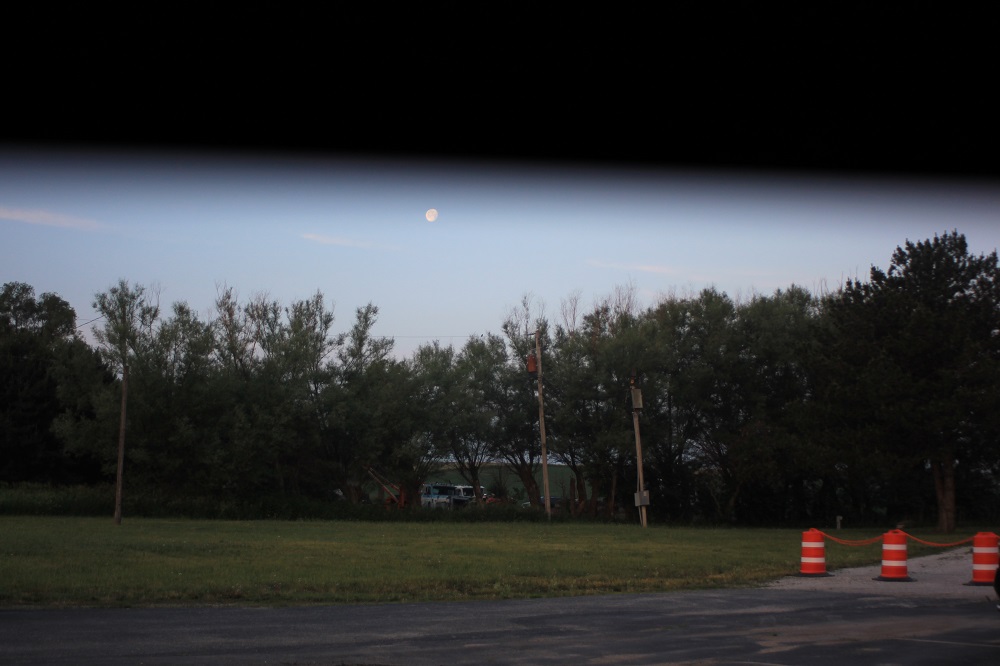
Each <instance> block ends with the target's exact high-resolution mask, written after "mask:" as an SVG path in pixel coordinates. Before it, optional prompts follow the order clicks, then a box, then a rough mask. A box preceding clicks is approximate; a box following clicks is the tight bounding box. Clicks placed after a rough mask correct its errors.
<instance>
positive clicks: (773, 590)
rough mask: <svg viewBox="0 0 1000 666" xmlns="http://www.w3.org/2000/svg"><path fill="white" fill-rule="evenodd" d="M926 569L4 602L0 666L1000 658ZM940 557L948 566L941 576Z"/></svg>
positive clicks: (998, 622)
mask: <svg viewBox="0 0 1000 666" xmlns="http://www.w3.org/2000/svg"><path fill="white" fill-rule="evenodd" d="M927 562H928V563H927V564H926V565H925V566H923V567H922V568H921V567H919V566H915V567H914V576H913V578H914V579H915V580H914V581H913V582H897V581H893V582H880V581H877V580H874V579H873V578H872V576H871V574H872V573H875V574H877V573H878V572H877V570H874V571H873V570H867V569H857V570H849V572H848V571H844V572H839V573H838V572H833V575H832V576H830V577H825V578H809V579H803V578H801V577H789V578H788V579H787V580H785V581H784V582H780V581H779V582H778V583H776V584H774V585H771V586H768V587H764V588H759V589H744V590H713V591H697V592H678V593H669V594H641V595H609V596H600V597H579V598H562V599H532V600H516V601H500V602H454V603H418V604H398V605H366V606H320V607H298V608H277V609H275V608H268V609H265V608H150V609H103V610H96V609H89V610H88V609H75V610H27V609H24V610H22V609H12V610H11V609H8V610H0V664H74V665H78V664H79V665H84V664H101V665H102V666H103V665H118V664H324V665H330V666H334V665H336V666H344V665H350V666H354V665H358V664H364V665H378V666H409V665H413V666H422V665H425V664H427V665H431V664H433V665H437V664H450V665H460V664H476V665H488V664H503V665H515V664H517V665H522V664H532V665H536V664H537V665H545V664H573V665H574V666H579V665H590V664H593V665H612V664H614V665H620V664H796V665H797V664H805V663H808V664H820V665H822V664H831V665H834V664H836V665H837V666H842V665H843V664H852V665H859V666H860V665H864V664H908V665H909V664H942V663H954V664H963V665H974V664H1000V612H998V611H997V609H996V606H995V601H994V600H993V597H994V595H993V590H992V588H989V587H979V586H969V585H967V584H965V583H964V581H967V580H968V576H967V572H966V571H965V569H966V568H967V565H966V564H965V562H964V560H956V559H955V558H954V557H953V558H952V559H951V560H948V559H947V558H944V559H941V561H940V564H937V563H934V562H932V561H931V560H928V561H927ZM932 565H933V566H932ZM948 566H950V567H951V568H952V569H953V570H955V571H957V573H955V572H952V573H950V574H948V575H945V574H940V573H936V572H939V571H941V570H942V567H945V568H947V567H948ZM956 567H958V568H957V569H956ZM917 572H920V576H919V577H918V576H917V575H916V574H917ZM956 576H957V577H956ZM963 577H964V578H963Z"/></svg>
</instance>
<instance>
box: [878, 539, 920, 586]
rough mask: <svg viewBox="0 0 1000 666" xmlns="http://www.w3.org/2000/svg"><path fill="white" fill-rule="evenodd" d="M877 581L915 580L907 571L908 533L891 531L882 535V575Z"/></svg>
mask: <svg viewBox="0 0 1000 666" xmlns="http://www.w3.org/2000/svg"><path fill="white" fill-rule="evenodd" d="M875 580H886V581H898V582H908V581H912V580H913V579H912V578H910V576H909V575H908V574H907V571H906V532H902V531H900V530H889V531H888V532H886V533H885V534H884V535H882V575H881V576H879V577H877V578H876V579H875Z"/></svg>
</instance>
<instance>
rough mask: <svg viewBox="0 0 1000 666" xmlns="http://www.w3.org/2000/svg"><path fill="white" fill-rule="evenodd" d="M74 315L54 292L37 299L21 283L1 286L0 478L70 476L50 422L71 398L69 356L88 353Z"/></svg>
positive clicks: (57, 478)
mask: <svg viewBox="0 0 1000 666" xmlns="http://www.w3.org/2000/svg"><path fill="white" fill-rule="evenodd" d="M75 319H76V315H75V313H74V311H73V308H71V307H70V306H69V304H68V303H67V302H66V301H64V300H63V299H62V298H60V297H59V296H58V295H56V294H51V293H45V294H42V295H41V297H39V298H36V297H35V290H34V288H33V287H31V286H30V285H27V284H24V283H21V282H8V283H6V284H4V285H3V289H2V290H0V480H3V481H44V482H50V483H52V482H56V483H58V482H60V481H63V480H65V479H66V478H68V477H69V476H72V474H71V470H70V467H71V466H72V464H71V461H69V460H68V459H67V458H66V456H65V455H64V454H65V452H64V450H63V442H61V441H60V439H59V438H58V437H57V436H56V434H55V433H54V432H53V430H52V426H53V423H54V421H55V419H56V418H57V417H58V416H59V414H60V413H61V412H62V411H63V410H64V409H65V403H64V399H66V400H70V399H71V396H68V395H64V394H63V393H61V392H60V389H61V388H62V387H63V386H64V385H65V384H67V383H68V382H70V381H71V380H72V379H73V378H71V377H70V376H69V372H68V370H70V369H71V367H72V366H70V365H69V361H70V359H71V358H72V357H75V356H79V355H80V354H81V353H84V352H86V345H85V343H84V342H83V341H82V340H81V339H80V338H79V337H78V335H77V332H76V322H75ZM91 360H93V359H91ZM84 374H85V372H84V371H83V370H82V369H81V377H80V378H81V379H82V376H83V375H84Z"/></svg>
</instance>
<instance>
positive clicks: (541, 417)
mask: <svg viewBox="0 0 1000 666" xmlns="http://www.w3.org/2000/svg"><path fill="white" fill-rule="evenodd" d="M535 356H536V358H537V359H538V429H539V433H540V435H541V440H542V488H543V496H544V497H545V514H546V515H547V516H548V517H549V520H552V500H551V499H550V497H549V454H548V451H547V450H546V448H545V401H544V400H543V399H542V343H541V336H540V333H539V331H538V330H537V329H536V330H535Z"/></svg>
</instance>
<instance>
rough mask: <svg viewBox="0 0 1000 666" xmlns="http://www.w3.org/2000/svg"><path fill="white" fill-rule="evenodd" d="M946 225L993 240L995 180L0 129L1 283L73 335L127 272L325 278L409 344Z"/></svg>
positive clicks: (175, 285) (898, 239)
mask: <svg viewBox="0 0 1000 666" xmlns="http://www.w3.org/2000/svg"><path fill="white" fill-rule="evenodd" d="M431 209H434V210H435V211H437V214H436V217H435V215H434V214H428V211H430V210H431ZM432 218H433V219H432ZM955 229H957V230H958V231H959V232H960V233H963V234H964V235H965V236H966V239H967V240H968V242H969V247H970V251H971V252H972V253H974V254H980V253H989V252H992V251H994V250H996V249H997V248H998V247H1000V183H997V182H988V181H971V180H944V179H936V180H935V179H929V178H922V179H916V178H915V177H911V178H909V179H908V178H903V177H895V178H894V177H889V176H881V177H861V176H857V175H853V176H852V175H850V174H846V175H843V174H841V175H827V176H822V177H821V176H819V175H815V174H806V173H794V172H792V173H777V172H775V173H764V172H761V171H753V172H749V171H747V172H739V171H727V170H721V169H719V170H702V171H680V170H671V169H666V168H663V169H657V168H652V167H648V166H646V167H628V166H618V167H612V166H609V165H588V164H583V163H572V164H557V163H533V162H525V163H510V162H506V163H501V162H487V161H475V160H467V161H445V160H442V159H427V160H417V159H412V158H411V159H407V160H403V159H397V160H389V159H387V158H384V157H383V158H376V157H371V158H364V157H357V156H352V157H338V156H336V155H330V156H327V157H317V156H315V155H309V156H295V155H286V156H278V155H274V154H261V155H252V154H249V155H248V154H242V155H238V156H237V155H233V154H229V155H226V154H214V153H211V154H210V153H197V152H191V153H155V152H131V153H129V152H111V151H103V152H99V151H91V152H68V151H62V152H56V151H52V150H48V151H41V150H35V151H31V150H26V149H18V150H13V149H4V148H3V147H2V146H0V282H2V283H8V282H24V283H27V284H29V285H31V286H32V287H33V288H34V289H35V294H36V296H40V295H41V294H42V293H45V292H54V293H56V294H58V295H59V296H61V297H62V298H63V299H65V300H66V301H68V302H69V304H70V305H71V306H72V307H73V308H74V309H75V311H76V315H77V319H78V323H79V325H80V326H81V333H84V334H85V337H87V338H88V339H89V340H92V336H91V334H90V332H89V329H90V328H91V326H93V324H88V323H87V322H89V321H90V320H92V319H94V318H95V317H96V316H97V314H96V313H95V311H94V309H93V307H92V304H93V301H94V295H95V294H96V293H98V292H102V291H106V290H107V289H108V288H110V287H111V286H113V285H114V284H116V283H117V282H118V280H119V279H125V280H128V281H129V282H130V283H132V284H138V285H143V286H145V287H147V289H149V290H156V291H157V292H158V294H159V301H160V306H161V309H162V311H163V313H164V314H165V315H166V314H169V311H170V306H171V304H172V303H174V302H178V301H183V302H185V303H187V304H188V305H189V306H190V307H191V308H192V309H193V310H194V311H195V312H196V313H198V314H199V316H201V317H202V318H203V319H206V320H208V319H211V318H212V317H213V316H214V311H213V303H214V301H215V298H216V296H217V295H218V293H219V290H220V288H222V287H223V286H229V287H232V288H233V289H234V291H235V292H236V293H237V294H238V297H239V299H240V301H241V302H246V301H247V300H249V299H250V298H251V297H253V296H254V295H257V294H261V293H264V294H267V295H268V297H269V298H270V299H271V300H276V301H278V302H279V303H280V304H281V305H282V306H288V305H290V304H291V303H292V302H294V301H297V300H302V299H308V298H311V297H312V296H313V295H314V294H315V293H316V292H317V291H320V292H322V294H323V296H324V298H325V300H326V302H327V304H328V307H329V308H331V309H332V310H333V312H334V315H335V317H336V319H335V322H334V326H333V328H334V331H335V332H346V331H347V330H349V329H350V327H351V325H352V324H353V322H354V315H355V311H356V309H357V308H359V307H363V306H364V305H366V304H368V303H372V304H374V305H376V306H377V307H378V309H379V318H378V323H377V324H376V326H375V328H374V330H373V333H374V334H375V335H380V336H389V337H392V338H393V339H394V340H395V354H396V356H397V357H399V358H407V357H409V356H410V355H411V354H412V353H413V351H415V350H416V348H417V347H418V346H419V345H422V344H427V343H430V342H432V341H434V340H438V341H440V342H441V344H443V345H446V346H447V345H449V344H452V345H454V346H455V347H456V348H458V347H461V346H462V345H463V344H465V341H466V340H467V339H468V337H470V336H474V335H481V334H484V333H498V334H499V333H500V332H501V325H502V322H503V320H504V318H505V316H506V315H507V313H508V312H509V311H510V310H511V309H512V308H514V307H516V306H518V304H519V303H520V302H521V300H522V298H523V297H525V296H529V297H530V298H531V301H532V303H533V304H534V305H535V307H536V308H537V309H538V310H540V311H542V312H544V314H545V315H547V316H548V318H549V320H550V321H552V322H553V323H559V322H560V317H561V315H560V307H561V304H562V302H563V301H564V300H566V299H567V298H570V297H571V296H573V295H574V294H575V295H578V297H579V302H580V304H581V306H582V307H583V309H585V310H586V309H587V308H588V307H589V306H591V305H592V304H593V303H594V302H595V301H597V300H599V299H601V298H604V297H606V296H609V295H611V294H612V293H613V292H614V291H615V290H616V289H618V288H621V287H632V288H634V289H635V290H636V293H637V295H638V297H639V302H640V305H642V306H644V307H646V306H652V305H655V303H656V302H657V301H658V300H659V299H661V298H663V297H664V296H665V295H670V294H673V295H676V296H685V295H695V294H697V293H698V292H699V291H700V290H702V289H704V288H708V287H715V288H716V289H717V290H719V291H724V292H726V293H727V294H728V295H729V296H730V297H732V298H734V299H737V298H742V299H746V298H749V297H750V296H752V295H753V294H762V295H770V294H772V293H773V292H774V291H775V290H776V289H787V288H788V287H789V286H791V285H793V284H794V285H798V286H801V287H804V288H806V289H808V290H809V291H811V292H813V293H819V292H821V291H824V290H835V289H837V288H838V287H839V286H840V285H842V284H843V283H844V281H845V280H847V279H849V278H855V277H857V278H861V279H863V280H864V279H867V277H868V274H869V271H870V268H871V267H872V266H873V265H874V266H878V267H880V268H887V267H888V265H889V263H890V261H891V256H892V253H893V251H894V250H895V248H896V247H897V246H900V245H903V244H904V243H905V242H906V241H907V240H911V241H914V242H916V241H921V240H927V239H930V238H933V236H934V235H935V234H938V235H940V234H942V233H945V232H950V231H952V230H955ZM97 323H98V324H99V322H97Z"/></svg>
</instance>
